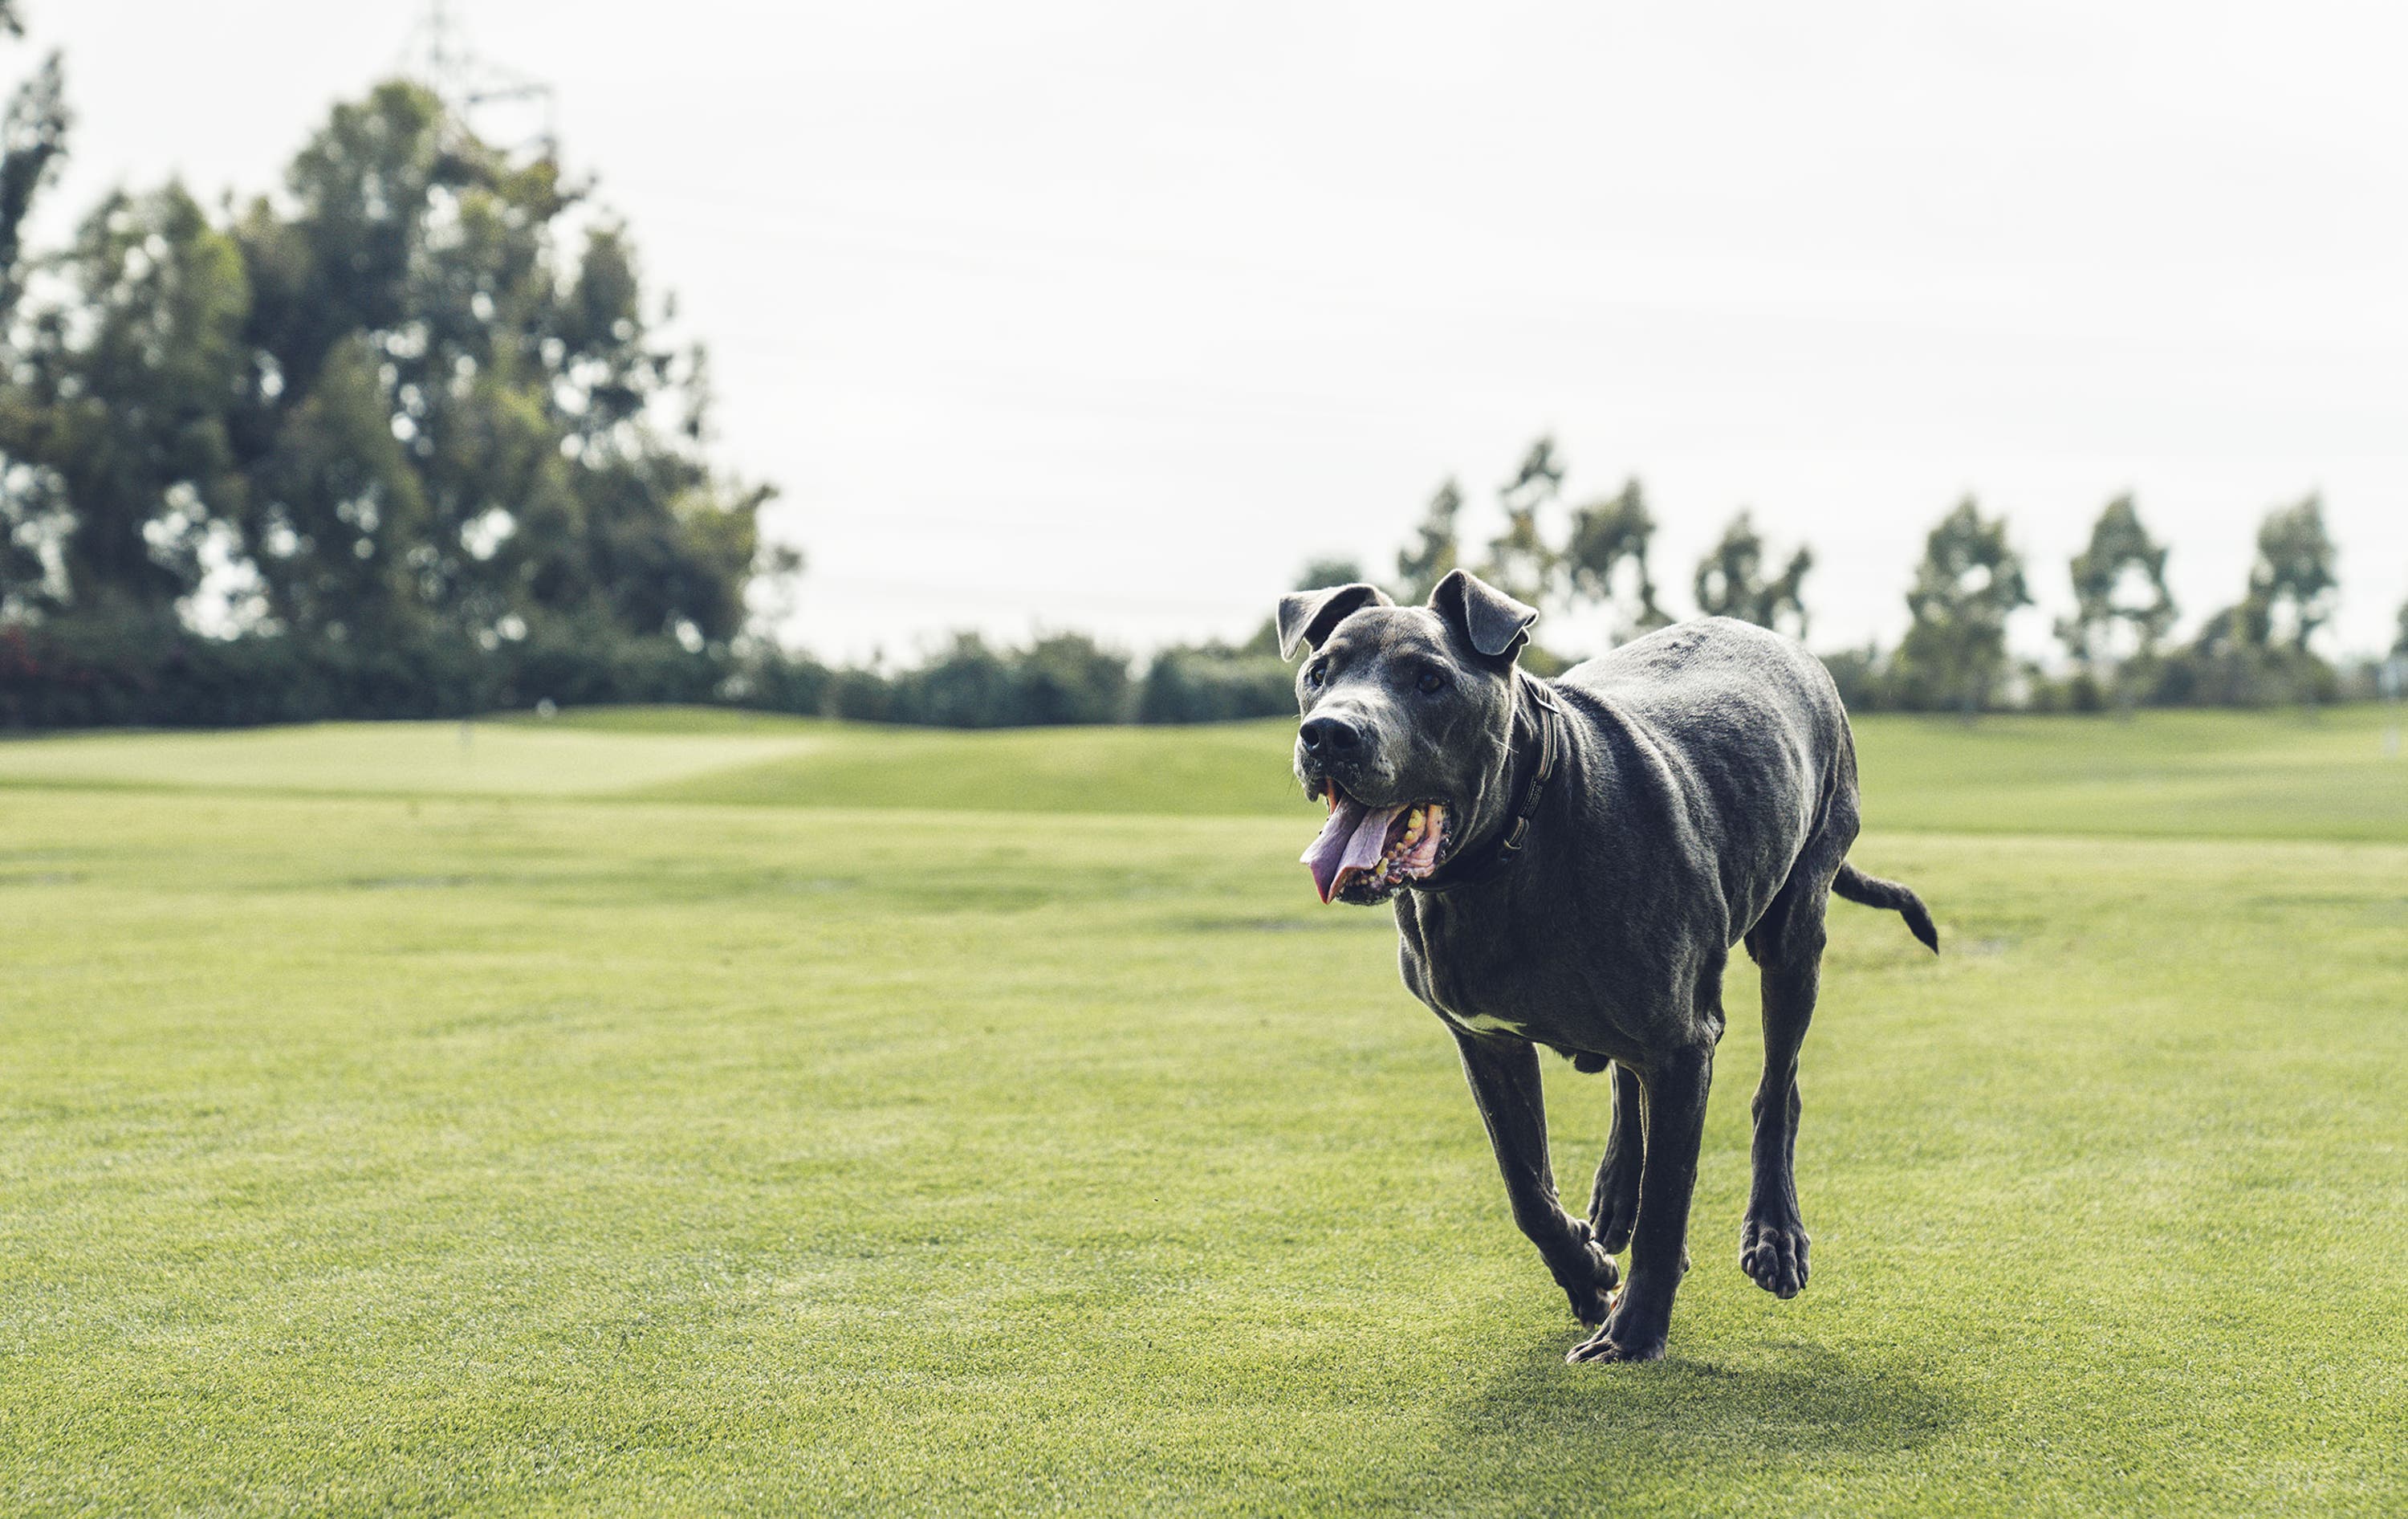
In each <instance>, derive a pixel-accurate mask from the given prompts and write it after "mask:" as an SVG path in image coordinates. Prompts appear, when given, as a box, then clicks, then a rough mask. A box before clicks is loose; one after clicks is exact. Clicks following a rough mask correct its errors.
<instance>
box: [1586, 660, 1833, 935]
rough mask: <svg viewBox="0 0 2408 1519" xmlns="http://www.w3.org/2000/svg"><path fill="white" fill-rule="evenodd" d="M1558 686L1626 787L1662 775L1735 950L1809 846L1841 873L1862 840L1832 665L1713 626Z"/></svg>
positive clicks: (1599, 665) (1596, 665)
mask: <svg viewBox="0 0 2408 1519" xmlns="http://www.w3.org/2000/svg"><path fill="white" fill-rule="evenodd" d="M1555 683H1556V686H1557V688H1558V689H1559V690H1562V691H1564V692H1566V693H1568V694H1569V695H1570V697H1571V699H1572V701H1573V703H1574V704H1575V705H1579V706H1583V707H1590V710H1591V715H1592V716H1593V717H1594V718H1595V719H1596V721H1597V722H1598V727H1599V730H1600V734H1601V736H1603V737H1604V738H1605V739H1606V741H1607V742H1608V743H1610V744H1612V745H1613V747H1614V748H1615V749H1616V750H1617V751H1621V752H1624V754H1626V755H1627V759H1626V760H1625V767H1626V768H1625V775H1626V779H1627V780H1635V779H1636V776H1634V775H1632V774H1631V771H1632V770H1637V771H1639V772H1641V773H1646V772H1653V774H1654V776H1655V777H1656V781H1657V783H1658V784H1660V785H1661V786H1663V787H1664V788H1665V790H1666V793H1667V795H1666V797H1665V800H1666V802H1667V803H1668V805H1670V806H1672V807H1675V808H1677V810H1678V811H1679V813H1680V814H1681V819H1680V821H1681V824H1682V825H1683V831H1688V830H1694V831H1695V832H1696V833H1697V834H1698V835H1699V836H1700V838H1699V842H1700V843H1701V844H1702V845H1703V846H1704V849H1703V851H1702V853H1703V855H1704V857H1705V858H1708V859H1711V860H1712V861H1713V864H1714V866H1715V867H1717V873H1718V874H1719V875H1720V876H1721V878H1722V879H1721V885H1722V887H1723V895H1724V897H1725V901H1724V910H1726V911H1727V913H1728V914H1729V915H1730V931H1731V937H1732V938H1733V939H1736V938H1737V937H1738V936H1739V935H1740V934H1742V933H1744V932H1745V931H1746V929H1747V928H1748V927H1749V926H1750V925H1752V924H1754V923H1755V921H1756V915H1758V914H1760V913H1761V912H1762V911H1763V910H1765V908H1766V907H1768V906H1769V905H1770V902H1771V899H1772V896H1773V894H1774V893H1776V892H1778V891H1779V890H1780V889H1781V887H1782V885H1783V883H1784V882H1785V881H1786V880H1787V878H1788V875H1789V872H1790V868H1791V867H1792V866H1793V865H1795V864H1796V863H1797V862H1798V860H1799V857H1800V856H1801V855H1802V854H1804V853H1806V851H1807V848H1808V845H1809V844H1810V842H1817V841H1819V842H1821V843H1823V844H1824V845H1825V846H1826V848H1828V849H1830V850H1831V851H1832V857H1833V858H1834V860H1836V859H1837V858H1838V857H1840V856H1841V855H1843V854H1844V853H1846V850H1847V846H1848V844H1849V842H1850V841H1852V840H1853V839H1854V838H1855V837H1856V750H1855V746H1854V744H1853V742H1852V741H1851V739H1850V737H1849V733H1848V717H1847V712H1846V710H1845V709H1843V708H1842V706H1841V704H1840V695H1839V692H1838V690H1837V689H1836V688H1835V687H1833V685H1832V684H1831V677H1830V675H1829V673H1828V671H1826V670H1825V669H1824V668H1823V664H1822V661H1820V660H1818V659H1816V658H1815V657H1814V656H1813V654H1810V653H1808V652H1806V651H1805V649H1804V648H1802V647H1801V646H1799V644H1798V643H1797V642H1796V640H1794V639H1791V638H1784V637H1782V636H1781V635H1779V634H1777V633H1772V632H1770V631H1768V630H1766V629H1764V628H1760V627H1757V626H1756V625H1755V624H1753V623H1742V622H1737V621H1734V620H1733V619H1730V618H1727V617H1708V618H1701V619H1699V620H1697V621H1695V622H1688V623H1675V624H1674V625H1673V626H1670V627H1668V628H1662V629H1659V630H1657V631H1656V632H1654V633H1651V634H1649V635H1647V636H1646V637H1645V638H1638V639H1634V640H1633V641H1631V642H1629V643H1627V644H1624V645H1623V646H1622V647H1620V648H1618V649H1616V650H1614V651H1613V652H1612V653H1609V654H1605V655H1603V656H1601V657H1599V658H1597V659H1592V660H1589V661H1587V662H1586V663H1584V664H1582V665H1577V666H1573V667H1572V668H1571V669H1570V670H1567V671H1566V672H1565V673H1564V674H1563V676H1562V677H1561V678H1560V679H1558V680H1557V681H1556V682H1555ZM1583 697H1586V698H1590V701H1586V702H1584V701H1583V700H1582V699H1581V698H1583ZM1591 702H1593V703H1594V706H1593V707H1591V706H1590V704H1591ZM1835 833H1836V834H1837V835H1839V837H1836V838H1834V837H1831V836H1832V835H1833V834H1835Z"/></svg>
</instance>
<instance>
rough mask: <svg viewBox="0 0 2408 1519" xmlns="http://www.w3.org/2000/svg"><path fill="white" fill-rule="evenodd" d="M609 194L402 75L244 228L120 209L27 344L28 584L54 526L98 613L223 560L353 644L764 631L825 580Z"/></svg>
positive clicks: (17, 496) (272, 602)
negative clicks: (785, 524)
mask: <svg viewBox="0 0 2408 1519" xmlns="http://www.w3.org/2000/svg"><path fill="white" fill-rule="evenodd" d="M0 180H5V174H4V173H0ZM583 196H584V191H583V190H582V189H581V188H580V187H575V186H571V185H569V184H567V183H566V181H565V180H564V179H563V177H562V174H561V170H560V166H559V165H558V163H557V162H556V161H555V160H553V159H552V157H550V156H549V155H546V156H540V157H537V158H533V159H518V158H514V157H512V156H511V155H509V154H507V153H504V152H502V151H500V150H496V149H495V148H493V147H491V146H489V145H487V144H485V143H483V142H481V141H480V140H479V139H478V138H477V137H476V136H474V134H472V133H471V132H469V131H468V130H467V128H466V126H465V125H464V124H463V123H462V122H459V121H457V120H456V119H454V118H452V116H451V115H450V114H449V113H448V112H447V110H446V109H445V107H443V105H442V103H441V102H440V101H438V100H437V98H436V97H435V96H434V95H433V94H432V93H429V92H427V91H426V90H424V89H422V88H421V87H419V86H417V85H414V84H409V83H405V82H393V83H388V84H384V85H380V86H379V87H378V88H377V89H376V90H374V91H373V92H372V93H370V94H369V95H368V97H367V98H366V99H365V100H362V101H357V102H351V103H347V104H343V105H340V106H337V107H336V108H335V110H334V111H333V113H332V115H331V116H330V117H329V119H328V121H327V122H326V124H325V126H324V127H323V128H322V130H320V131H319V133H318V134H317V135H316V136H313V137H312V138H311V139H310V141H309V142H308V144H307V145H306V146H305V147H304V148H303V149H302V150H301V152H300V153H299V154H298V155H297V156H296V157H295V158H294V161H293V164H292V166H291V168H290V170H289V171H288V173H287V175H286V178H285V190H284V193H283V194H282V195H280V196H277V197H273V198H270V197H261V198H259V199H257V200H255V201H253V202H252V203H251V205H250V206H249V207H248V208H245V209H244V210H243V211H242V212H241V213H240V214H239V215H238V216H236V217H234V218H233V219H232V221H231V222H230V223H229V224H227V225H223V226H220V225H215V224H213V223H212V222H211V220H210V218H209V217H208V214H207V213H206V212H204V211H203V210H202V209H201V208H199V206H198V205H197V204H195V203H194V202H193V200H192V198H191V197H190V196H188V195H186V194H185V193H183V191H182V190H181V189H180V188H179V187H176V186H173V185H171V186H169V187H168V188H166V189H165V190H163V191H160V192H158V193H154V194H150V195H146V196H140V197H130V196H125V195H118V196H115V197H112V198H111V199H110V200H109V201H108V203H106V204H105V205H104V206H103V207H102V208H101V209H100V211H99V212H97V213H95V215H94V216H93V218H92V219H91V220H90V221H89V222H87V223H86V224H85V227H84V230H83V232H82V234H81V235H80V236H79V239H78V241H77V244H76V246H75V247H74V248H73V249H72V250H71V251H69V252H68V254H67V255H66V256H65V258H64V259H63V260H62V261H61V264H60V272H61V274H62V276H63V279H61V280H60V281H59V282H58V287H59V288H58V289H57V290H56V291H55V292H52V291H50V290H48V289H47V288H46V291H45V294H44V296H43V298H42V300H41V303H40V307H39V309H36V310H35V311H32V312H31V313H29V314H25V315H23V316H22V318H21V320H20V321H19V322H18V323H17V327H18V330H19V333H20V340H19V341H18V342H17V344H16V345H15V346H16V348H17V350H18V351H17V352H16V354H15V363H14V365H13V368H12V371H11V372H10V373H9V375H8V376H7V382H6V383H5V384H0V449H5V450H6V451H7V454H8V455H9V457H10V459H11V460H12V461H14V462H15V464H16V466H17V467H15V468H12V469H11V470H10V472H9V473H8V475H7V477H5V480H6V482H7V485H8V487H9V494H8V497H7V498H8V499H9V500H10V501H11V502H12V503H14V504H13V506H12V508H11V515H10V521H9V526H10V534H9V539H8V541H10V542H11V543H12V544H15V545H18V546H19V547H20V551H21V552H19V553H18V554H17V555H16V557H15V558H14V559H13V560H12V561H11V562H10V563H9V565H8V566H7V568H8V571H9V575H10V580H8V582H7V583H6V584H0V592H10V591H11V588H12V587H16V586H17V585H18V584H19V581H20V580H22V577H23V573H24V568H25V557H26V556H25V553H24V552H22V546H23V544H24V543H25V541H26V540H27V539H28V538H29V537H30V538H33V539H35V540H36V552H35V553H34V555H33V557H34V558H36V559H38V560H41V561H42V562H43V563H44V564H46V565H50V566H57V567H56V570H55V572H54V573H52V574H51V575H50V580H54V581H60V582H63V584H62V585H61V586H60V587H59V588H58V589H56V590H54V591H53V592H51V593H50V599H51V600H52V601H53V602H54V603H58V604H62V605H65V606H69V607H72V608H73V609H77V610H102V609H109V608H115V607H136V608H142V609H153V610H155V609H161V608H164V607H165V606H167V605H169V604H171V603H173V602H174V601H175V600H176V598H178V597H180V596H189V595H192V594H193V591H194V590H195V588H196V587H197V586H199V585H200V583H201V580H202V577H203V575H204V573H205V572H206V571H208V569H209V568H210V566H212V565H215V566H219V567H220V568H222V569H224V570H226V571H227V572H228V573H227V575H222V576H221V577H220V580H221V581H223V580H227V579H229V578H234V579H238V578H239V575H236V574H235V572H236V571H238V572H240V574H243V575H248V576H250V577H251V578H252V579H253V580H254V581H255V593H254V594H251V595H247V596H246V597H245V598H244V599H243V600H242V601H241V602H240V603H238V605H237V608H236V609H237V611H238V612H240V613H241V614H243V615H246V616H248V617H250V618H251V619H253V620H254V621H255V622H256V623H259V624H261V625H263V626H264V627H266V628H270V629H274V628H281V629H285V630H289V631H293V632H295V633H300V634H305V635H308V636H311V637H318V638H329V639H335V640H344V639H355V638H389V637H391V636H394V635H395V634H399V633H406V632H409V631H412V630H417V631H433V632H437V633H440V634H442V635H444V636H446V637H451V638H470V639H473V640H476V641H479V642H482V643H485V644H486V645H487V646H488V647H491V646H492V645H493V643H494V642H495V640H498V639H506V638H523V637H525V636H527V633H528V631H529V629H530V628H531V627H532V626H534V625H536V624H538V623H552V624H557V625H558V626H559V627H560V628H563V629H566V630H569V634H568V636H569V637H571V638H574V637H578V636H581V635H579V634H578V633H577V631H576V630H581V629H582V630H594V631H596V632H601V631H615V632H616V633H618V634H621V635H634V636H637V637H639V638H661V637H671V638H675V639H676V640H677V641H679V642H681V643H682V644H684V645H685V646H686V647H687V648H688V649H689V650H692V649H697V648H700V647H702V646H703V645H705V644H711V643H719V642H724V641H725V640H726V639H728V638H731V637H733V636H734V635H735V634H736V633H737V632H738V630H739V629H740V628H741V627H742V626H743V624H744V623H745V620H746V618H747V615H748V609H747V605H746V601H745V595H746V590H747V585H748V581H750V580H752V579H753V576H754V575H755V574H756V572H757V573H767V574H791V573H792V572H793V571H794V570H795V569H796V568H797V567H798V566H799V560H798V558H797V557H796V556H795V555H794V554H792V553H791V552H787V551H779V550H775V549H768V548H765V546H764V545H763V544H762V542H761V540H760V535H759V526H758V515H759V511H760V509H761V508H762V506H763V505H764V504H765V503H767V501H768V500H769V499H770V496H771V492H770V491H769V489H768V488H767V487H764V486H759V485H753V484H748V483H745V482H741V481H736V480H729V479H727V478H725V477H724V476H723V475H721V474H720V473H718V472H717V471H715V470H714V469H713V468H712V467H711V465H710V459H709V455H708V445H709V441H710V432H709V421H708V418H709V407H710V387H709V384H708V378H707V367H706V364H705V360H704V356H703V355H702V353H701V352H700V351H699V350H694V349H681V348H677V347H674V346H671V345H669V344H667V343H664V342H662V341H660V340H659V339H658V338H657V337H655V336H654V334H653V331H652V321H653V311H654V305H653V303H651V302H648V301H647V300H646V298H645V297H644V294H643V288H642V281H641V279H640V278H639V277H638V268H637V263H636V258H635V252H634V250H633V247H632V244H631V242H630V240H629V238H628V236H627V235H626V232H625V230H624V228H623V227H621V226H620V225H618V224H617V223H615V222H610V221H609V220H608V219H607V218H597V217H595V216H593V215H592V214H590V213H588V212H585V211H583V210H581V202H582V200H583ZM29 524H32V525H30V526H29ZM13 595H14V598H15V599H16V600H17V601H19V602H23V601H25V600H26V599H27V597H26V596H25V595H24V594H23V593H22V591H16V592H14V593H13Z"/></svg>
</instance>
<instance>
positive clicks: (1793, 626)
mask: <svg viewBox="0 0 2408 1519" xmlns="http://www.w3.org/2000/svg"><path fill="white" fill-rule="evenodd" d="M1813 567H1814V555H1813V551H1812V550H1809V549H1806V548H1804V547H1800V548H1799V550H1798V552H1796V553H1793V554H1791V555H1790V556H1789V563H1788V564H1787V565H1786V566H1785V567H1784V568H1783V569H1782V571H1781V573H1780V574H1779V575H1776V576H1772V577H1770V578H1769V579H1768V578H1767V577H1766V576H1765V574H1764V539H1763V538H1762V537H1758V536H1757V534H1756V524H1755V523H1753V522H1752V521H1750V519H1749V515H1748V513H1746V512H1744V511H1742V512H1741V513H1740V514H1739V515H1738V516H1736V517H1734V518H1732V519H1731V522H1730V525H1729V526H1728V527H1726V528H1724V529H1723V537H1722V541H1721V542H1720V543H1717V544H1715V545H1714V547H1713V550H1712V551H1711V552H1708V553H1707V555H1706V556H1705V558H1703V559H1701V560H1699V562H1698V577H1697V594H1698V610H1699V611H1700V612H1702V613H1704V614H1705V615H1706V616H1708V617H1736V618H1738V619H1739V620H1740V621H1742V622H1744V623H1755V624H1756V625H1757V626H1758V627H1770V628H1780V627H1781V626H1782V624H1783V623H1784V622H1785V621H1786V622H1787V623H1788V626H1787V628H1786V630H1785V631H1787V632H1788V633H1789V634H1790V635H1791V636H1792V637H1794V638H1801V639H1802V638H1805V637H1806V603H1805V601H1804V600H1803V599H1802V597H1801V595H1800V591H1801V590H1802V588H1803V587H1804V585H1805V583H1806V573H1807V571H1809V570H1811V569H1813Z"/></svg>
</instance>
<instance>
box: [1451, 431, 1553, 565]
mask: <svg viewBox="0 0 2408 1519" xmlns="http://www.w3.org/2000/svg"><path fill="white" fill-rule="evenodd" d="M1563 484H1564V465H1563V461H1562V460H1561V459H1559V458H1557V457H1556V455H1555V439H1554V438H1553V437H1539V438H1537V439H1535V440H1534V441H1532V443H1531V444H1530V447H1529V451H1527V452H1526V453H1525V454H1523V456H1522V464H1521V466H1520V467H1519V468H1518V469H1516V470H1515V471H1514V472H1513V478H1512V480H1507V481H1506V482H1505V483H1504V484H1503V485H1501V486H1499V487H1498V491H1497V504H1498V506H1499V507H1501V508H1503V509H1504V511H1505V530H1504V531H1503V532H1502V533H1499V534H1498V536H1497V537H1494V538H1491V539H1490V540H1489V542H1488V562H1487V563H1486V564H1485V565H1484V566H1482V568H1481V574H1482V575H1483V576H1484V578H1485V579H1486V580H1488V581H1489V582H1490V583H1491V584H1493V585H1495V586H1496V587H1497V588H1498V590H1500V591H1503V592H1505V593H1506V594H1507V595H1512V596H1515V597H1518V598H1519V599H1521V600H1523V601H1527V602H1528V603H1529V604H1530V605H1532V606H1534V607H1535V606H1538V605H1539V604H1541V602H1543V601H1544V600H1545V599H1546V596H1547V593H1548V592H1549V591H1550V590H1551V589H1552V588H1553V587H1554V584H1555V574H1556V570H1557V567H1558V566H1559V565H1560V563H1561V556H1560V555H1559V554H1558V553H1557V552H1555V550H1554V549H1553V548H1551V547H1549V545H1548V543H1547V538H1546V530H1545V528H1544V527H1543V526H1542V525H1541V523H1540V521H1539V514H1540V513H1541V511H1543V510H1544V509H1546V508H1547V506H1548V505H1549V504H1550V503H1552V502H1553V501H1554V500H1555V497H1556V495H1557V494H1559V493H1560V492H1561V491H1562V490H1563ZM1425 595H1426V593H1425Z"/></svg>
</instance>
